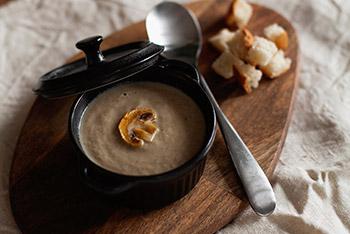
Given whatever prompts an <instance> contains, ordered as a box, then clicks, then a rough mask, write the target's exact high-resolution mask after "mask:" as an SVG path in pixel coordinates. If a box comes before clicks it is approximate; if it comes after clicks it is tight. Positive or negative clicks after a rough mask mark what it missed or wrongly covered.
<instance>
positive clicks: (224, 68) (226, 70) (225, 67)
mask: <svg viewBox="0 0 350 234" xmlns="http://www.w3.org/2000/svg"><path fill="white" fill-rule="evenodd" d="M233 62H234V56H233V55H232V54H231V53H230V52H229V51H224V52H223V53H222V54H221V55H220V56H219V57H218V58H217V59H216V60H215V61H214V63H213V64H212V68H213V70H214V71H215V72H216V73H217V74H219V75H220V76H222V77H224V78H225V79H230V78H232V77H233V74H234V72H233Z"/></svg>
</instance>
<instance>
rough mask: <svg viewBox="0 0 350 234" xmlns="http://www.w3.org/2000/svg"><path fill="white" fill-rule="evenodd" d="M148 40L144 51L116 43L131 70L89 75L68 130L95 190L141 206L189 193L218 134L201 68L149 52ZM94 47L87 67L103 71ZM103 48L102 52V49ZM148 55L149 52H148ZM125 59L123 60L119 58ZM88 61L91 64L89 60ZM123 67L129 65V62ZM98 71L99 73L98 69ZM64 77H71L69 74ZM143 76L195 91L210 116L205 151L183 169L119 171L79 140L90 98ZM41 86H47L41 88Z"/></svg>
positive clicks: (84, 176) (84, 174) (115, 51)
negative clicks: (142, 173) (151, 172)
mask: <svg viewBox="0 0 350 234" xmlns="http://www.w3.org/2000/svg"><path fill="white" fill-rule="evenodd" d="M91 41H95V42H96V41H97V40H96V38H93V39H92V38H89V39H88V40H85V41H83V42H84V43H92V42H91ZM143 43H144V42H143ZM143 43H141V45H142V46H141V49H140V48H139V49H140V50H136V52H135V51H134V49H135V45H136V47H138V46H140V43H132V44H129V45H124V46H122V47H116V48H113V49H111V50H113V53H112V54H114V55H113V56H114V57H119V58H122V60H123V61H124V64H128V69H126V70H125V69H124V70H123V69H120V70H122V72H120V71H118V70H117V72H113V69H115V68H110V67H107V68H108V69H110V71H112V72H111V73H110V74H107V75H106V74H105V73H103V74H102V76H105V78H104V79H107V80H109V82H102V83H100V82H97V83H96V80H94V79H93V78H89V80H88V81H87V82H88V83H89V84H88V85H85V90H89V91H88V92H87V91H85V92H84V93H82V94H81V95H80V96H79V97H78V98H77V100H76V101H75V103H74V105H73V107H72V110H71V113H70V118H69V132H70V135H71V138H72V141H73V143H74V146H75V149H76V152H77V156H78V162H79V164H78V169H79V174H80V175H81V178H82V181H83V182H84V183H85V184H86V185H87V186H88V187H89V188H91V189H93V190H95V191H96V192H98V193H100V194H105V195H108V196H112V197H125V198H127V201H128V203H130V204H133V205H136V206H138V207H140V206H141V207H158V206H162V205H165V204H168V203H170V202H172V201H175V200H177V199H179V198H181V197H183V196H184V195H186V194H187V193H188V192H190V191H191V189H192V188H193V187H194V186H195V185H196V184H197V183H198V181H199V179H200V177H201V175H202V173H203V170H204V165H205V161H206V156H207V154H208V151H209V150H210V148H211V146H212V144H213V141H214V138H215V133H216V117H215V112H214V108H213V106H212V104H211V103H210V101H209V99H208V97H207V95H206V93H205V92H204V91H203V89H202V88H201V86H200V84H199V74H198V71H197V70H196V68H195V67H193V66H192V65H189V64H187V63H184V62H181V61H177V60H168V59H165V58H164V57H162V56H161V55H160V53H158V52H156V53H154V52H153V53H152V51H150V50H149V48H148V50H147V49H146V50H145V48H146V47H147V46H146V47H144V45H145V44H143ZM92 44H94V43H92ZM146 45H147V43H146ZM90 46H91V45H90ZM94 46H95V44H94ZM148 46H149V44H148ZM130 49H133V51H132V52H131V54H132V55H133V56H134V57H133V58H132V59H130V57H128V56H130ZM151 49H153V50H154V47H152V48H151ZM111 50H109V51H107V53H106V54H108V52H109V53H111V52H110V51H111ZM84 51H85V50H84ZM91 51H94V50H93V49H91V50H90V51H88V52H86V51H85V53H86V54H87V59H86V60H87V64H88V66H87V67H88V68H90V69H97V70H98V69H99V65H98V63H99V61H100V60H99V58H98V55H96V53H94V52H91ZM95 52H96V51H95ZM88 53H90V54H91V53H92V54H93V55H92V56H94V58H90V59H89V55H88ZM98 53H100V52H99V51H98ZM118 53H119V54H122V56H121V57H120V55H119V56H118V55H116V54H118ZM135 53H136V55H135ZM125 54H126V56H125ZM145 54H147V56H146V57H145ZM146 58H148V59H149V60H147V61H148V63H147V64H148V65H147V66H145V64H144V63H142V62H140V61H143V62H144V61H145V59H146ZM135 59H136V60H135ZM122 60H119V62H120V61H122ZM125 60H126V61H125ZM94 61H95V62H94ZM96 61H97V62H96ZM123 61H122V62H123ZM138 61H139V63H141V66H142V67H141V68H142V69H137V66H136V67H135V66H134V65H133V64H135V63H136V64H137V63H138ZM89 62H90V63H91V64H92V65H89ZM128 62H129V63H128ZM76 63H82V61H78V62H76ZM117 64H118V63H117ZM119 64H120V63H119ZM138 65H140V64H138ZM71 66H72V65H71ZM103 66H104V65H103ZM123 68H125V66H124V67H123ZM139 68H140V67H139ZM59 69H62V67H61V68H59ZM80 69H81V68H80ZM56 70H57V69H56ZM78 70H79V69H78ZM101 71H106V68H104V69H101ZM52 72H53V73H54V74H57V71H56V73H55V70H54V71H52ZM52 72H50V73H47V74H46V75H45V76H46V78H45V77H44V80H45V79H48V78H47V77H50V76H53V74H52ZM84 72H85V71H84ZM86 72H87V73H85V76H86V74H89V71H88V69H87V71H86ZM95 73H98V72H96V71H95ZM107 73H108V70H107ZM121 74H122V75H121ZM71 75H72V72H71V71H70V72H68V76H71ZM73 75H74V73H73ZM79 75H81V74H79ZM94 75H96V74H94ZM113 76H116V77H113ZM75 77H76V76H75ZM75 77H73V78H75ZM65 79H67V80H69V79H68V78H66V77H65ZM92 80H93V81H92ZM110 81H112V82H110ZM140 81H150V82H160V83H164V84H167V85H170V86H172V87H175V88H177V89H179V90H181V91H182V92H184V93H185V94H187V95H188V96H190V97H191V98H192V99H193V100H194V101H195V103H196V104H197V105H198V107H199V108H200V109H201V111H202V112H203V115H204V117H205V123H206V131H205V142H204V144H203V145H202V147H201V150H200V151H199V152H198V153H197V154H196V155H193V158H192V159H190V160H189V161H187V162H186V163H185V164H183V165H181V166H179V167H178V168H175V169H174V170H171V171H168V172H165V173H162V174H157V175H150V176H126V175H120V174H117V173H115V172H111V171H108V170H106V169H104V168H102V167H100V166H98V165H96V164H95V163H93V162H92V161H91V160H90V159H89V158H88V157H87V156H86V155H85V153H84V150H83V149H82V146H81V144H80V139H79V126H80V121H81V119H82V116H83V113H84V110H85V109H86V108H87V106H88V105H89V103H90V102H91V101H93V100H94V98H96V97H97V96H98V95H99V94H101V93H102V92H104V91H106V90H107V89H110V88H112V87H115V86H118V85H121V84H125V83H130V82H140ZM41 82H43V80H41ZM56 82H57V81H56ZM91 82H95V83H96V84H94V86H98V88H95V89H93V90H91V89H92V88H91V87H92V86H91V85H92V84H91ZM76 83H77V84H78V83H79V82H78V81H76ZM59 86H60V84H59ZM87 86H89V88H87ZM39 87H44V85H43V84H41V85H39ZM72 87H73V88H72ZM46 88H47V87H46ZM70 89H73V90H77V89H79V90H83V89H84V87H82V86H79V87H78V88H77V87H76V84H75V85H73V86H71V87H70ZM38 90H39V91H40V88H39V89H37V90H36V92H37V93H40V92H39V91H38ZM41 90H45V89H43V88H42V89H41ZM48 90H49V92H46V94H52V95H53V97H57V96H59V95H58V93H62V95H61V96H66V95H67V94H68V95H69V94H70V93H72V92H70V91H68V92H67V90H69V89H67V88H66V89H64V90H65V92H62V91H60V90H59V91H58V92H57V91H56V90H55V91H53V89H52V88H51V87H49V88H48ZM75 93H76V92H75ZM42 95H43V96H47V97H49V96H50V95H45V93H44V94H42ZM164 157H166V155H164Z"/></svg>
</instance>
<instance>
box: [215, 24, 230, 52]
mask: <svg viewBox="0 0 350 234" xmlns="http://www.w3.org/2000/svg"><path fill="white" fill-rule="evenodd" d="M234 36H235V32H232V31H230V30H228V29H227V28H224V29H222V30H221V31H220V32H219V33H217V34H216V35H214V36H212V37H211V38H210V39H209V42H210V43H211V44H212V45H213V46H214V47H215V48H216V49H218V50H219V51H221V52H224V51H225V50H228V46H227V42H228V41H230V40H232V38H233V37H234Z"/></svg>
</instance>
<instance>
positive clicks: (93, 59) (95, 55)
mask: <svg viewBox="0 0 350 234" xmlns="http://www.w3.org/2000/svg"><path fill="white" fill-rule="evenodd" d="M102 41H103V37H102V36H94V37H88V38H85V39H83V40H81V41H78V42H77V44H75V46H76V47H77V48H78V49H80V50H82V51H84V53H85V60H86V64H87V65H88V66H89V67H90V66H95V65H98V64H100V63H102V62H103V60H104V57H103V55H102V53H101V51H100V45H101V43H102Z"/></svg>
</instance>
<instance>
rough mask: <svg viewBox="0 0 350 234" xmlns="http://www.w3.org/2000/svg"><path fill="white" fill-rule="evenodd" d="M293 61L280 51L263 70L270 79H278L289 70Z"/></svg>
mask: <svg viewBox="0 0 350 234" xmlns="http://www.w3.org/2000/svg"><path fill="white" fill-rule="evenodd" d="M291 64H292V61H291V60H290V58H286V57H285V56H284V52H283V51H282V50H279V51H278V52H277V53H276V54H275V55H274V56H273V57H272V59H271V60H270V62H269V64H267V65H266V66H264V67H262V68H261V70H262V71H263V72H264V73H265V74H266V75H267V76H268V77H270V78H272V79H273V78H276V77H277V76H280V75H282V74H283V73H285V72H286V71H288V70H289V68H290V66H291Z"/></svg>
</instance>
